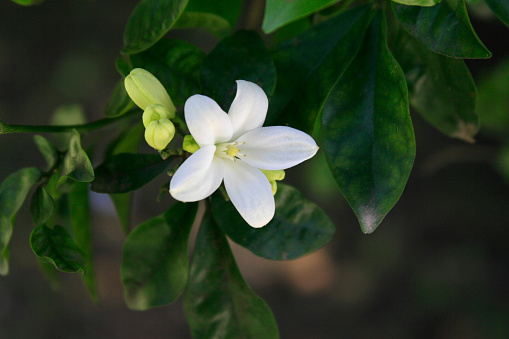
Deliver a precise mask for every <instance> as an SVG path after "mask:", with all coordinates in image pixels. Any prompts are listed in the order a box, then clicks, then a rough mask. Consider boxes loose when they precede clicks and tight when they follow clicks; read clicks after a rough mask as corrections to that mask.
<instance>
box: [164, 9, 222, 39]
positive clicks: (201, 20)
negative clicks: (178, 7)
mask: <svg viewBox="0 0 509 339" xmlns="http://www.w3.org/2000/svg"><path fill="white" fill-rule="evenodd" d="M173 28H201V29H204V30H206V31H208V32H210V33H212V34H214V35H216V36H217V37H219V38H222V37H224V36H225V35H226V34H227V33H228V31H229V30H230V29H231V26H230V23H229V22H228V21H227V20H226V19H223V18H222V17H220V16H219V15H216V14H213V13H203V12H187V11H186V12H184V13H182V15H181V16H180V18H179V19H178V21H177V22H176V23H175V25H174V26H173Z"/></svg>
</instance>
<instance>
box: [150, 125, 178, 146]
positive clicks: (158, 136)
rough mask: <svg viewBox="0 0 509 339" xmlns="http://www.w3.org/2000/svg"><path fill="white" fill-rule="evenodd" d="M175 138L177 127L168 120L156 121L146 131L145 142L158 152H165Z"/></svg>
mask: <svg viewBox="0 0 509 339" xmlns="http://www.w3.org/2000/svg"><path fill="white" fill-rule="evenodd" d="M174 136H175V126H173V123H172V122H171V121H170V120H168V119H161V120H154V121H152V122H151V123H150V124H148V126H147V129H146V130H145V141H146V142H147V144H149V145H150V146H151V147H153V148H155V149H156V150H159V151H160V150H163V149H164V148H165V147H166V146H167V145H168V144H169V143H170V141H171V139H173V137H174Z"/></svg>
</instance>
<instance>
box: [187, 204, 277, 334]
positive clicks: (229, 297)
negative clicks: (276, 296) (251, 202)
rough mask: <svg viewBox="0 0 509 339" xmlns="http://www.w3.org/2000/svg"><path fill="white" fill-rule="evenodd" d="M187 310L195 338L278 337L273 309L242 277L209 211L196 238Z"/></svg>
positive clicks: (188, 286)
mask: <svg viewBox="0 0 509 339" xmlns="http://www.w3.org/2000/svg"><path fill="white" fill-rule="evenodd" d="M184 310H185V312H186V317H187V321H188V322H189V326H190V327H191V332H192V334H193V338H197V339H198V338H218V339H219V338H264V339H270V338H278V329H277V325H276V321H275V319H274V316H273V315H272V312H271V311H270V309H269V307H268V306H267V304H265V302H264V301H263V300H262V299H261V298H260V297H259V296H257V295H256V294H255V293H254V292H253V291H252V290H251V288H249V286H248V285H247V284H246V282H245V281H244V279H243V278H242V275H241V273H240V271H239V269H238V267H237V264H236V263H235V259H234V258H233V255H232V252H231V250H230V246H229V245H228V241H227V240H226V237H225V236H224V234H223V233H222V232H221V230H220V229H219V227H218V226H217V225H215V224H214V221H213V219H212V216H211V215H210V213H209V212H206V213H205V216H204V218H203V221H202V225H201V227H200V231H199V232H198V238H197V239H196V245H195V250H194V255H193V259H192V264H191V270H190V272H189V283H188V284H187V287H186V291H185V293H184Z"/></svg>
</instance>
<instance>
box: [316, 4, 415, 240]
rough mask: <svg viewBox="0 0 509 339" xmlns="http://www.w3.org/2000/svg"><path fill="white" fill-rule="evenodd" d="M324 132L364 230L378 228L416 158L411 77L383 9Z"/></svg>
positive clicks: (333, 102) (333, 97)
mask: <svg viewBox="0 0 509 339" xmlns="http://www.w3.org/2000/svg"><path fill="white" fill-rule="evenodd" d="M322 133H323V137H324V151H325V155H326V158H327V162H328V164H329V168H330V169H331V172H332V174H333V176H334V179H335V180H336V182H337V184H338V186H339V188H340V189H341V191H342V192H343V195H344V196H345V197H346V199H347V200H348V202H349V204H350V206H351V207H352V208H353V210H354V212H355V214H356V215H357V217H358V219H359V222H360V225H361V228H362V231H363V232H365V233H371V232H373V231H374V230H375V228H376V227H377V226H378V224H380V222H381V221H382V219H383V218H384V217H385V215H386V214H387V213H388V212H389V211H390V209H391V208H392V207H393V206H394V204H395V203H396V202H397V201H398V199H399V197H400V196H401V193H402V192H403V189H404V187H405V184H406V181H407V179H408V176H409V174H410V170H411V169H412V164H413V160H414V157H415V140H414V133H413V128H412V122H411V120H410V116H409V111H408V95H407V85H406V81H405V76H404V74H403V71H402V70H401V68H400V67H399V65H398V63H397V62H396V60H395V59H394V57H393V56H392V54H391V53H390V51H389V49H388V47H387V41H386V26H385V21H384V17H383V16H382V13H381V12H380V13H379V14H378V15H377V17H376V18H375V20H374V21H373V23H372V24H371V27H370V28H369V29H368V32H367V33H366V36H365V38H364V42H363V45H362V47H361V49H360V51H359V53H358V54H357V56H356V57H355V59H354V61H352V63H351V64H350V66H349V67H348V69H347V70H346V71H345V73H344V75H343V76H342V77H341V78H340V79H339V81H338V83H337V85H336V86H335V87H334V89H333V90H332V92H331V94H330V95H329V98H328V100H327V102H326V103H325V106H324V110H323V117H322Z"/></svg>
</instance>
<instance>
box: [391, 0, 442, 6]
mask: <svg viewBox="0 0 509 339" xmlns="http://www.w3.org/2000/svg"><path fill="white" fill-rule="evenodd" d="M392 1H394V2H397V3H399V4H403V5H408V6H423V7H430V6H435V5H436V4H437V3H439V2H440V1H441V0H392Z"/></svg>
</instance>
